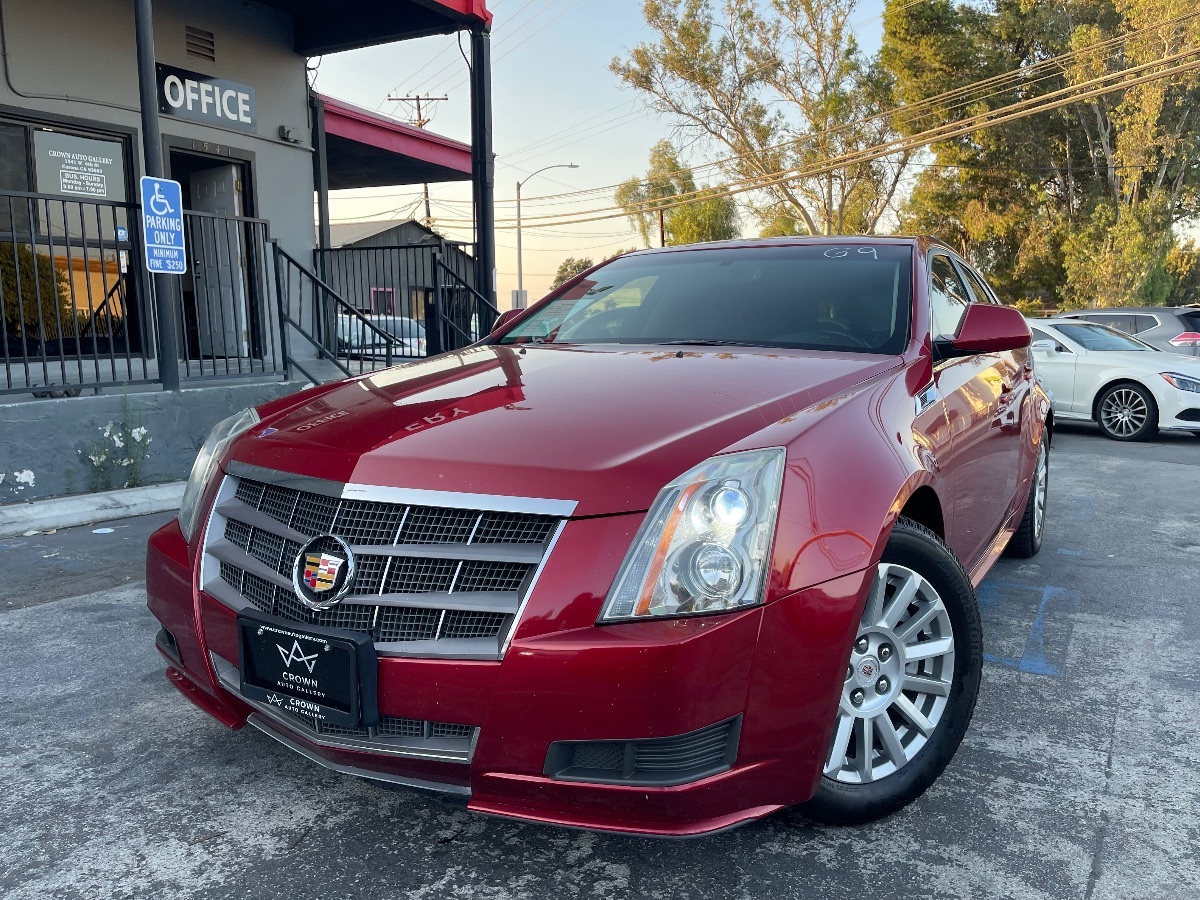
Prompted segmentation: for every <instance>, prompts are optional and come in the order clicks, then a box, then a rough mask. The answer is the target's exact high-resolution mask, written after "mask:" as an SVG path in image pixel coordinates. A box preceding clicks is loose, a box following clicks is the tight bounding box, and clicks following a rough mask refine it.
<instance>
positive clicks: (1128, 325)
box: [1088, 313, 1134, 334]
mask: <svg viewBox="0 0 1200 900" xmlns="http://www.w3.org/2000/svg"><path fill="white" fill-rule="evenodd" d="M1088 321H1089V322H1096V323H1098V324H1100V325H1107V326H1108V327H1109V328H1115V329H1117V331H1123V332H1125V333H1126V334H1133V332H1134V325H1133V316H1131V315H1129V314H1127V313H1096V314H1095V315H1091V316H1088Z"/></svg>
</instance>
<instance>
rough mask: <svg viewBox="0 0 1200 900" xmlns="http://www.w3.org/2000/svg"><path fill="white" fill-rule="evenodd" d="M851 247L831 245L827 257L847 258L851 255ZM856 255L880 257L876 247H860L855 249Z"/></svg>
mask: <svg viewBox="0 0 1200 900" xmlns="http://www.w3.org/2000/svg"><path fill="white" fill-rule="evenodd" d="M850 250H851V248H849V247H830V248H829V249H828V250H826V251H825V254H824V255H825V257H826V258H827V259H845V258H846V257H847V256H849V255H850ZM855 253H856V255H858V254H862V255H863V256H870V257H871V258H872V259H879V254H878V253H876V252H875V248H874V247H858V248H857V249H856V251H855Z"/></svg>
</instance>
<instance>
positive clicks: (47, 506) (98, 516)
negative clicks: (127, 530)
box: [0, 481, 187, 537]
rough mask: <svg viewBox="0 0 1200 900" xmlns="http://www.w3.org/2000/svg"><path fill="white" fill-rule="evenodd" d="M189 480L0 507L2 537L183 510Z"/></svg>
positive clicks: (0, 535)
mask: <svg viewBox="0 0 1200 900" xmlns="http://www.w3.org/2000/svg"><path fill="white" fill-rule="evenodd" d="M186 484H187V482H186V481H173V482H171V483H170V484H153V485H148V486H147V487H138V488H125V489H123V490H119V491H102V492H100V493H97V494H78V495H76V496H74V497H54V498H51V499H49V500H35V501H34V502H32V503H14V504H9V505H7V506H0V537H12V536H13V535H21V534H24V533H25V532H26V531H49V530H50V529H52V528H73V527H74V526H76V525H91V524H92V523H93V522H105V521H108V520H109V519H126V518H129V517H131V516H145V515H149V514H150V513H160V512H169V511H170V510H172V509H179V504H180V502H181V501H182V500H183V489H184V487H185V486H186Z"/></svg>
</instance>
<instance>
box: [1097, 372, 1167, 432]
mask: <svg viewBox="0 0 1200 900" xmlns="http://www.w3.org/2000/svg"><path fill="white" fill-rule="evenodd" d="M1126 395H1131V396H1133V397H1136V398H1138V399H1139V400H1140V401H1141V404H1142V405H1143V406H1144V408H1145V419H1144V421H1143V422H1142V424H1141V425H1140V427H1137V428H1135V429H1133V430H1130V431H1125V430H1123V427H1122V425H1121V424H1120V423H1114V422H1112V421H1110V420H1109V417H1108V416H1106V415H1105V407H1106V405H1107V404H1108V403H1109V402H1110V401H1113V402H1116V400H1114V398H1118V399H1119V398H1120V397H1122V396H1126ZM1135 406H1136V401H1135ZM1096 424H1097V425H1099V426H1100V433H1101V434H1103V435H1104V436H1105V437H1106V438H1110V439H1112V440H1114V441H1148V440H1150V439H1151V438H1153V437H1154V436H1155V435H1156V434H1158V404H1157V403H1156V402H1155V401H1154V395H1153V394H1151V393H1150V391H1148V390H1147V389H1146V388H1144V387H1142V385H1140V384H1137V383H1136V382H1133V381H1122V382H1120V383H1118V384H1113V385H1109V386H1108V387H1106V388H1105V389H1104V390H1103V391H1102V392H1101V393H1100V396H1099V397H1097V398H1096Z"/></svg>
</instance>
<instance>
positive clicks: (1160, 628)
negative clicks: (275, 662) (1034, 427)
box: [0, 426, 1200, 900]
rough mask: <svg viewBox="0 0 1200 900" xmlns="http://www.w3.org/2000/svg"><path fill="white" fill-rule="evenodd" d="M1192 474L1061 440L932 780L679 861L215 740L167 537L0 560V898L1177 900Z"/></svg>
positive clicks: (1167, 463) (54, 542) (757, 830)
mask: <svg viewBox="0 0 1200 900" xmlns="http://www.w3.org/2000/svg"><path fill="white" fill-rule="evenodd" d="M1198 475H1200V440H1198V439H1196V438H1194V437H1192V436H1190V435H1181V436H1171V435H1167V436H1164V437H1163V438H1162V439H1161V440H1159V441H1157V442H1155V443H1153V444H1149V445H1120V444H1115V443H1113V442H1110V441H1107V440H1105V439H1103V438H1101V437H1100V436H1099V435H1098V433H1096V432H1095V430H1094V429H1091V428H1084V427H1072V426H1064V427H1062V428H1061V429H1060V432H1059V434H1058V436H1057V438H1056V441H1055V446H1054V452H1053V459H1052V463H1051V495H1050V508H1049V520H1048V524H1047V538H1046V544H1045V546H1044V547H1043V550H1042V553H1041V555H1040V556H1038V557H1037V558H1036V559H1034V560H1029V561H1021V562H1018V561H1013V560H1003V561H1001V562H1000V563H999V564H998V565H997V566H996V568H995V569H994V570H993V572H992V574H991V575H990V577H989V578H988V579H987V581H985V582H984V584H983V585H982V586H981V589H980V592H979V594H980V601H981V604H982V607H983V616H984V624H985V640H986V643H987V649H988V657H987V663H986V666H985V669H984V679H983V687H982V689H981V693H980V698H979V706H978V708H977V710H976V713H975V719H974V722H973V724H972V726H971V729H970V731H969V732H968V734H967V738H966V741H965V743H964V744H963V747H962V749H961V750H960V751H959V753H958V755H957V757H956V758H955V759H954V761H953V763H952V764H951V766H950V768H949V769H948V770H947V772H946V773H945V775H944V776H943V777H942V778H941V780H940V781H939V782H938V783H937V784H935V785H934V787H933V788H932V789H931V790H930V791H929V792H928V793H927V794H926V795H925V796H924V797H922V798H921V799H920V800H918V801H917V802H916V803H915V804H913V805H912V806H910V807H909V808H907V809H906V810H904V811H902V812H901V813H899V814H897V815H895V816H893V817H892V818H890V819H888V820H886V821H883V822H879V823H876V824H873V825H869V826H864V827H859V828H828V827H820V826H816V825H813V824H812V823H809V822H807V821H805V820H804V819H803V818H801V817H799V816H798V815H796V814H794V813H782V814H779V815H776V816H772V817H770V818H768V819H766V820H764V821H762V822H757V823H753V824H750V825H748V826H745V827H742V828H740V829H737V830H735V831H731V832H728V833H724V834H720V835H715V836H711V837H707V838H699V839H694V840H689V841H663V840H650V839H641V838H633V837H624V836H613V835H603V834H594V833H588V832H579V831H568V830H563V829H558V828H551V827H543V826H538V825H528V824H522V823H518V822H512V821H507V820H501V819H493V818H487V817H483V816H479V815H475V814H472V813H468V812H466V811H464V810H462V809H461V808H459V807H457V806H454V805H452V804H449V803H447V802H445V801H442V800H440V799H438V798H436V797H433V796H430V795H426V794H420V793H415V792H409V791H393V790H387V789H384V788H381V787H379V786H377V785H375V784H373V783H369V782H364V781H359V780H356V779H353V778H350V777H347V776H341V775H336V774H333V773H330V772H328V771H326V770H324V769H321V768H319V767H317V766H316V765H314V764H312V763H310V762H308V761H307V760H305V759H303V758H301V757H299V756H297V755H295V754H293V753H291V752H290V751H288V750H286V749H285V748H283V747H282V746H281V745H279V744H277V743H276V742H274V741H273V740H271V739H270V738H268V737H266V736H265V735H263V734H261V733H259V732H257V731H255V730H254V729H250V728H247V729H244V730H243V731H241V732H237V733H233V732H229V731H226V730H225V729H224V728H222V727H221V726H220V725H218V724H217V723H215V722H214V721H212V720H211V719H209V718H208V717H207V716H206V715H204V714H203V713H201V712H200V711H199V710H197V709H195V708H194V707H192V706H191V704H189V703H188V702H187V701H186V700H184V698H183V697H182V696H180V695H179V694H178V693H177V692H176V691H175V689H174V688H172V687H170V685H169V684H168V683H167V681H166V679H165V678H164V677H163V674H162V672H163V665H162V662H161V660H160V658H159V657H158V654H157V653H156V652H155V650H154V641H153V636H154V632H155V630H156V626H155V623H154V621H153V619H152V617H151V616H150V614H149V612H148V611H147V610H146V608H145V598H144V589H143V585H142V583H141V582H142V579H143V577H144V576H143V575H142V574H141V572H142V567H143V563H144V551H143V548H144V542H145V536H146V535H147V534H148V533H149V531H150V530H152V528H153V527H156V526H157V524H159V523H160V522H161V521H163V520H164V519H165V518H166V517H163V516H158V517H147V518H145V519H141V520H128V521H125V522H118V523H109V524H107V526H89V527H88V528H85V529H71V530H67V531H62V532H59V533H56V534H53V535H35V536H30V537H26V538H11V539H3V540H0V559H2V560H3V562H4V565H3V566H2V567H0V570H2V571H3V572H4V577H3V578H2V579H0V648H2V651H0V709H2V710H3V712H4V715H3V725H2V726H0V785H2V786H3V787H2V788H0V790H2V792H3V793H2V796H3V806H2V807H0V896H4V897H10V898H44V897H65V898H75V897H80V898H97V897H101V898H110V897H112V898H118V897H119V898H124V897H131V898H132V897H139V898H140V897H154V898H162V897H166V898H173V897H188V898H208V897H213V898H218V897H221V898H224V897H248V898H259V897H262V898H277V897H285V898H288V900H302V898H309V897H312V898H318V897H320V898H339V897H380V898H406V900H417V898H437V900H440V898H488V900H493V898H494V900H501V898H543V897H545V898H555V900H563V898H575V897H589V898H702V897H703V898H725V897H732V898H776V897H778V898H851V897H863V898H868V897H869V898H875V900H882V898H890V897H922V898H924V897H938V898H943V897H944V898H992V897H1011V898H1053V900H1063V898H1097V900H1098V898H1110V900H1133V898H1154V897H1169V898H1171V900H1187V898H1193V897H1200V874H1198V870H1200V767H1198V766H1197V765H1196V753H1195V742H1196V739H1197V735H1200V679H1198V678H1197V677H1196V668H1197V662H1196V661H1197V659H1200V602H1198V601H1197V597H1198V596H1200V584H1198V581H1200V527H1198V526H1200V516H1198V515H1197V513H1196V503H1195V491H1196V488H1197V485H1198V484H1200V479H1198V477H1197V476H1198ZM98 527H112V528H113V531H111V532H102V533H100V534H94V533H93V530H94V529H95V528H98Z"/></svg>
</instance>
